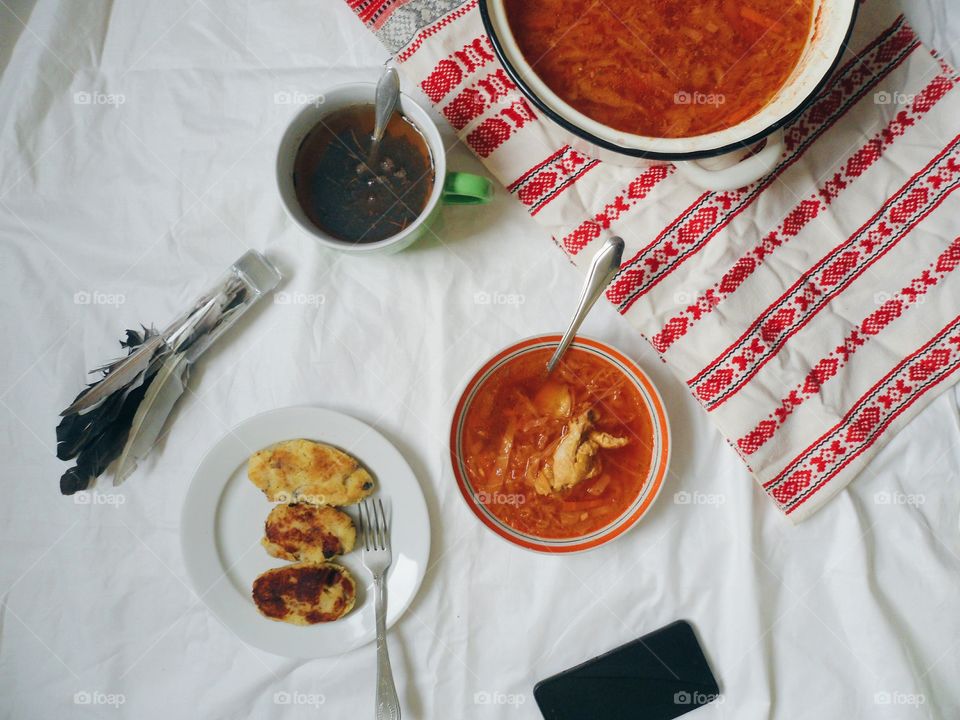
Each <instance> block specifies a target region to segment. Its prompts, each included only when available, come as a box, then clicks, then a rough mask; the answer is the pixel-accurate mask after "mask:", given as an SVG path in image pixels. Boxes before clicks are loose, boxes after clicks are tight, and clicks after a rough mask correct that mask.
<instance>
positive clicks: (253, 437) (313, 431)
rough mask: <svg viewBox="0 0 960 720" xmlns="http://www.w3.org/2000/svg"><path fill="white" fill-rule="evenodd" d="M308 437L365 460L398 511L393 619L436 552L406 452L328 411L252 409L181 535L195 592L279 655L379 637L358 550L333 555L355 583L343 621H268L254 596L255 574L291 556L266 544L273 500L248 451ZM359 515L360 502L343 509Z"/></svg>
mask: <svg viewBox="0 0 960 720" xmlns="http://www.w3.org/2000/svg"><path fill="white" fill-rule="evenodd" d="M293 438H306V439H310V440H316V441H318V442H325V443H328V444H330V445H334V446H336V447H338V448H340V449H342V450H344V451H346V452H348V453H350V454H351V455H353V456H355V457H356V458H357V459H358V460H360V462H362V463H363V464H364V465H365V466H366V467H367V469H368V470H369V471H370V472H371V473H372V474H373V476H374V479H375V480H376V482H377V490H376V494H375V495H374V497H381V498H383V499H384V502H385V503H389V507H390V508H391V510H388V512H391V513H392V529H391V532H392V540H393V565H392V566H391V568H390V571H389V576H388V585H387V594H388V598H389V605H388V614H387V625H388V626H390V625H392V624H393V623H395V622H396V621H397V620H398V619H399V618H400V616H401V615H403V613H404V611H406V609H407V608H408V607H409V606H410V603H411V602H412V601H413V598H414V596H415V595H416V593H417V590H418V589H419V587H420V583H421V582H422V581H423V576H424V573H425V572H426V568H427V562H428V558H429V555H430V521H429V516H428V514H427V506H426V503H425V501H424V499H423V492H422V491H421V489H420V485H419V483H418V482H417V479H416V477H415V476H414V474H413V471H412V470H411V469H410V466H409V465H408V464H407V463H406V461H405V460H404V459H403V456H401V455H400V453H399V452H398V451H397V450H396V448H394V447H393V445H391V444H390V443H389V442H388V441H387V440H386V439H385V438H384V437H383V436H382V435H380V434H379V433H378V432H377V431H376V430H374V429H373V428H371V427H369V426H368V425H366V424H364V423H362V422H360V421H359V420H356V419H354V418H352V417H348V416H346V415H342V414H340V413H337V412H333V411H331V410H324V409H321V408H311V407H291V408H283V409H280V410H273V411H270V412H266V413H263V414H260V415H256V416H254V417H252V418H249V419H248V420H245V421H244V422H242V423H240V424H239V425H238V426H236V427H235V428H233V430H231V431H230V432H229V433H227V435H226V436H224V437H223V438H222V439H221V440H220V441H219V442H218V443H217V444H216V445H214V447H213V448H212V449H211V450H210V451H209V452H208V453H207V455H206V457H204V459H203V461H202V462H201V463H200V466H199V467H198V468H197V471H196V474H195V475H194V478H193V481H192V482H191V484H190V489H189V490H188V491H187V496H186V499H185V501H184V508H183V515H182V519H181V524H180V540H181V545H182V549H183V557H184V562H185V563H186V566H187V573H188V575H189V577H190V580H191V582H192V583H193V587H194V590H195V591H196V593H197V595H198V596H200V598H201V599H202V600H203V602H204V603H205V604H206V605H207V606H208V607H209V608H210V610H212V611H213V612H214V613H215V614H216V615H217V617H219V618H220V620H221V621H223V623H224V624H225V625H226V626H227V627H228V628H230V629H231V630H232V631H233V632H234V633H236V635H237V637H239V638H240V639H241V640H242V641H244V642H245V643H247V644H249V645H252V646H253V647H256V648H259V649H260V650H265V651H267V652H270V653H273V654H275V655H283V656H286V657H297V658H312V657H329V656H333V655H340V654H342V653H345V652H347V651H349V650H351V649H353V648H355V647H358V646H360V645H363V644H365V643H368V642H370V641H371V640H373V639H374V636H375V628H374V608H373V596H372V594H371V589H372V586H373V582H372V580H371V577H370V573H368V572H367V571H366V569H365V568H364V567H363V565H362V564H361V562H360V549H359V548H357V549H356V550H354V551H353V552H352V553H349V554H347V555H346V556H344V557H343V558H340V559H339V560H337V561H336V562H340V563H341V564H342V565H344V566H345V567H347V568H348V569H349V570H350V572H351V573H352V574H353V576H354V578H356V580H357V603H356V606H355V607H354V609H353V610H352V611H351V612H350V613H349V614H348V615H346V616H345V617H344V618H342V619H340V620H338V621H336V622H332V623H319V624H317V625H311V626H307V627H301V626H296V625H289V624H287V623H282V622H276V621H274V620H268V619H267V618H265V617H264V616H263V615H261V614H260V612H259V611H258V610H257V608H256V606H255V605H254V603H253V600H252V598H251V588H252V586H253V581H254V579H255V578H256V577H257V575H259V574H260V573H262V572H263V571H265V570H268V569H269V568H273V567H280V566H282V565H285V564H286V563H285V562H284V561H283V560H278V559H276V558H273V557H271V556H269V555H267V553H266V551H265V550H264V549H263V547H261V545H260V538H261V537H263V524H264V521H265V520H266V518H267V514H268V513H269V512H270V509H271V508H272V507H273V504H272V503H271V502H269V501H268V500H267V499H266V497H265V496H264V495H263V493H262V492H260V490H258V489H257V488H256V487H255V486H254V485H253V484H252V483H251V482H250V481H249V480H248V479H247V472H246V467H247V458H248V457H249V456H250V455H251V454H252V453H253V452H255V451H257V450H260V449H261V448H264V447H266V446H268V445H272V444H273V443H276V442H280V441H281V440H289V439H293ZM345 510H346V511H347V512H348V513H349V514H350V515H351V516H352V517H353V518H354V521H355V522H356V519H357V514H356V508H345Z"/></svg>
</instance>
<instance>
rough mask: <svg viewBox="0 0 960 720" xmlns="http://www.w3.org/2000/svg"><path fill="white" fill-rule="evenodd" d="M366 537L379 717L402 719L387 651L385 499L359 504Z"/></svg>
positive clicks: (387, 529)
mask: <svg viewBox="0 0 960 720" xmlns="http://www.w3.org/2000/svg"><path fill="white" fill-rule="evenodd" d="M359 513H360V535H361V537H362V538H363V554H362V560H363V566H364V567H365V568H366V569H367V570H369V571H370V574H371V575H373V587H374V593H375V595H376V616H377V716H376V717H377V720H400V701H399V700H398V699H397V688H396V685H394V684H393V671H392V670H391V669H390V654H389V652H388V651H387V570H388V569H389V567H390V563H391V562H392V560H393V558H392V556H391V554H390V527H389V526H388V524H387V514H386V513H385V512H384V511H383V502H382V501H381V500H380V499H379V498H377V499H376V500H364V501H363V503H362V504H361V505H360V508H359Z"/></svg>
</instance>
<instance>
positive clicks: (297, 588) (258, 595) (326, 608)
mask: <svg viewBox="0 0 960 720" xmlns="http://www.w3.org/2000/svg"><path fill="white" fill-rule="evenodd" d="M356 597H357V585H356V583H355V582H354V580H353V576H352V575H350V571H349V570H347V569H346V568H345V567H342V566H341V565H337V564H336V563H328V562H321V563H312V562H301V563H294V564H293V565H284V566H283V567H279V568H274V569H272V570H267V571H266V572H265V573H263V574H262V575H260V576H259V577H258V578H257V579H256V580H254V581H253V602H254V603H256V605H257V609H259V610H260V612H261V613H263V614H264V615H265V616H266V617H268V618H270V619H271V620H279V621H282V622H288V623H292V624H293V625H314V624H316V623H321V622H332V621H333V620H339V619H340V618H342V617H343V616H344V615H346V614H347V613H348V612H350V611H351V610H352V609H353V604H354V602H355V601H356Z"/></svg>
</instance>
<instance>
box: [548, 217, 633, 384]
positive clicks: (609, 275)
mask: <svg viewBox="0 0 960 720" xmlns="http://www.w3.org/2000/svg"><path fill="white" fill-rule="evenodd" d="M623 248H624V242H623V238H621V237H617V236H615V235H614V236H613V237H610V238H608V239H607V241H606V242H605V243H603V246H602V247H601V248H600V249H599V250H598V251H597V254H596V255H594V256H593V262H591V263H590V270H589V271H588V272H587V279H586V281H585V282H584V283H583V290H581V291H580V302H579V304H578V305H577V311H576V312H575V313H574V314H573V320H571V321H570V327H568V328H567V332H566V333H564V336H563V338H562V339H561V340H560V345H558V346H557V349H556V352H554V353H553V357H552V358H550V362H548V363H547V374H548V375H549V374H550V373H552V372H553V371H554V368H556V367H557V363H559V362H560V358H562V357H563V354H564V353H565V352H566V351H567V348H569V347H570V343H572V342H573V338H574V337H576V335H577V330H579V329H580V325H581V324H582V323H583V320H584V318H585V317H586V316H587V313H588V312H590V308H592V307H593V305H594V303H596V302H597V300H598V299H599V298H600V296H601V295H602V294H603V291H604V290H606V289H607V285H609V284H610V281H611V280H613V276H614V275H615V274H616V272H617V270H619V269H620V261H621V260H622V259H623Z"/></svg>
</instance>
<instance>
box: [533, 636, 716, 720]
mask: <svg viewBox="0 0 960 720" xmlns="http://www.w3.org/2000/svg"><path fill="white" fill-rule="evenodd" d="M719 694H720V688H719V687H717V681H716V679H715V678H714V677H713V673H712V672H710V666H709V665H708V664H707V659H706V658H705V657H704V655H703V650H701V649H700V643H699V642H697V636H696V635H695V634H694V632H693V628H692V627H691V626H690V623H688V622H687V621H685V620H678V621H676V622H674V623H671V624H670V625H667V626H666V627H663V628H660V629H659V630H655V631H654V632H652V633H650V634H649V635H644V636H643V637H642V638H638V639H637V640H634V641H633V642H629V643H627V644H626V645H621V646H620V647H618V648H615V649H613V650H611V651H610V652H607V653H604V654H603V655H600V656H598V657H595V658H594V659H593V660H588V661H587V662H585V663H583V664H582V665H577V667H575V668H571V669H569V670H565V671H563V672H562V673H558V674H557V675H554V676H553V677H549V678H547V679H546V680H541V681H540V682H538V683H537V684H536V685H535V686H534V688H533V697H534V698H535V699H536V701H537V705H539V706H540V712H542V713H543V717H544V718H546V720H596V718H603V720H670V718H675V717H678V716H680V715H683V714H684V713H688V712H690V711H691V710H694V709H696V708H698V707H700V706H701V705H706V704H707V703H708V702H711V701H712V700H714V699H715V698H716V697H717V696H718V695H719Z"/></svg>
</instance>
